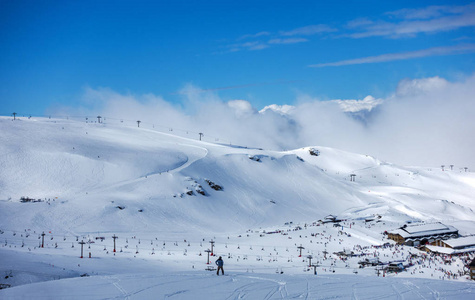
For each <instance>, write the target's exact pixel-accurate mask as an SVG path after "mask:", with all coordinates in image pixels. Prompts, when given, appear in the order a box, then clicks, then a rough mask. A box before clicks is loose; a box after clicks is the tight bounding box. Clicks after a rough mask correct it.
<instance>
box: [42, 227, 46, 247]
mask: <svg viewBox="0 0 475 300" xmlns="http://www.w3.org/2000/svg"><path fill="white" fill-rule="evenodd" d="M45 235H46V234H45V232H44V231H43V233H42V234H41V248H44V247H45Z"/></svg>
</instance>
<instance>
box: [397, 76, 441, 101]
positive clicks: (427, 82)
mask: <svg viewBox="0 0 475 300" xmlns="http://www.w3.org/2000/svg"><path fill="white" fill-rule="evenodd" d="M448 84H449V82H448V81H447V80H445V79H443V78H440V77H439V76H436V77H430V78H422V79H412V80H411V79H403V80H401V81H400V82H399V84H398V86H397V89H396V95H397V96H401V97H405V96H417V95H420V94H424V93H429V92H431V91H432V92H434V91H437V90H441V89H443V88H445V87H447V85H448Z"/></svg>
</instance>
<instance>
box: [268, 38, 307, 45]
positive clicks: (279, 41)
mask: <svg viewBox="0 0 475 300" xmlns="http://www.w3.org/2000/svg"><path fill="white" fill-rule="evenodd" d="M304 42H308V39H304V38H290V39H272V40H269V41H268V43H269V44H297V43H304Z"/></svg>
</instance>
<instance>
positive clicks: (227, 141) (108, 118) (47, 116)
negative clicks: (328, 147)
mask: <svg viewBox="0 0 475 300" xmlns="http://www.w3.org/2000/svg"><path fill="white" fill-rule="evenodd" d="M10 115H11V114H5V116H7V117H8V116H10ZM18 115H20V116H23V117H25V114H19V113H18ZM27 115H28V116H31V117H41V118H54V119H70V118H71V119H78V120H81V119H85V118H88V119H89V118H90V119H91V123H92V120H94V119H96V118H97V116H68V115H29V114H27ZM102 119H107V120H115V121H126V122H133V123H135V122H137V121H136V120H130V119H120V118H115V117H102ZM141 124H145V125H149V126H150V125H152V126H157V127H160V128H168V129H173V131H179V132H183V133H188V134H190V133H191V134H199V133H200V132H198V131H193V130H186V129H181V128H173V127H170V126H164V125H160V124H155V123H150V122H141ZM206 137H207V138H208V139H215V141H216V142H217V141H219V142H220V143H219V144H230V145H231V144H232V142H231V141H230V140H226V139H221V138H219V137H216V136H211V135H206ZM243 147H245V148H259V149H260V148H262V147H257V146H256V147H255V146H243Z"/></svg>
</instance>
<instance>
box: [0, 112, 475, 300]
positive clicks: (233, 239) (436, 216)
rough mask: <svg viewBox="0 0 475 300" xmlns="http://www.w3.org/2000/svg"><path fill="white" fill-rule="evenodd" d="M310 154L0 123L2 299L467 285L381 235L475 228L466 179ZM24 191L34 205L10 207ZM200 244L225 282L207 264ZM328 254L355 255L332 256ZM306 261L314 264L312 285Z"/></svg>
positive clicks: (100, 128) (443, 265)
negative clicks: (221, 266) (381, 269)
mask: <svg viewBox="0 0 475 300" xmlns="http://www.w3.org/2000/svg"><path fill="white" fill-rule="evenodd" d="M313 148H316V149H318V150H319V151H320V155H319V156H313V155H311V154H310V153H309V149H310V148H302V149H297V150H293V151H285V152H280V151H270V150H264V149H246V148H242V147H235V146H233V147H231V146H225V145H218V144H212V143H206V142H201V141H198V140H192V139H186V138H183V137H178V136H174V135H170V134H165V133H161V132H158V131H155V130H151V129H144V128H137V127H127V126H123V125H122V124H121V123H119V122H118V121H117V122H115V123H114V122H113V121H110V123H109V122H105V123H102V124H97V123H85V122H79V121H74V120H64V119H42V118H38V119H34V118H33V119H20V120H19V121H12V120H10V118H4V117H2V118H0V168H1V172H0V230H1V231H0V272H1V273H0V274H2V273H5V274H6V275H5V276H7V275H8V274H9V272H11V274H12V276H9V278H5V279H2V278H1V277H0V283H5V284H10V285H12V286H14V288H10V289H5V290H1V291H0V298H4V297H6V298H9V297H15V296H16V297H20V296H22V297H23V296H24V297H26V298H28V295H33V293H35V291H36V292H37V295H38V291H41V293H39V294H41V295H45V298H48V296H50V297H53V298H63V297H71V298H75V297H76V298H78V299H79V298H81V299H83V298H84V297H88V298H101V299H102V298H108V297H111V298H113V297H119V298H127V297H129V298H137V299H139V298H140V299H143V298H156V297H155V295H159V296H158V298H160V297H174V298H177V299H180V298H182V299H189V298H192V295H196V294H197V293H202V292H205V291H206V293H207V295H208V296H209V297H207V298H211V299H223V298H228V299H234V298H240V297H241V298H242V297H249V298H252V299H266V298H267V299H274V298H275V299H280V298H293V297H302V298H309V299H319V297H320V298H322V299H324V298H331V297H342V298H355V299H379V298H381V297H387V298H396V299H400V298H408V299H413V298H435V299H437V298H440V299H443V298H447V299H451V298H453V299H461V298H465V296H467V295H469V296H470V294H471V293H473V285H470V284H471V283H466V282H460V281H466V277H465V276H463V275H462V274H461V272H462V271H463V265H464V264H465V263H466V261H467V260H468V259H469V258H473V255H472V256H462V257H451V258H447V257H431V256H427V255H424V254H423V253H421V252H420V251H418V250H416V249H414V248H411V247H406V246H404V247H400V246H397V247H396V246H394V245H392V242H390V241H388V240H387V239H386V238H385V237H384V236H383V234H382V233H383V232H384V231H385V230H391V229H395V228H398V227H399V226H401V225H403V224H405V223H406V222H407V221H411V222H417V221H428V222H434V221H440V222H443V223H446V224H448V225H453V226H455V227H456V228H458V229H459V230H460V233H461V234H463V235H467V234H474V233H475V232H474V230H473V228H475V214H474V212H473V209H475V204H474V202H473V195H475V185H474V184H473V182H475V175H474V174H473V173H471V172H465V171H464V170H461V169H460V168H454V170H448V169H446V170H444V171H442V170H441V169H440V168H417V167H400V166H397V165H393V164H388V163H384V162H381V161H379V160H377V159H375V158H372V157H370V156H366V155H358V154H352V153H348V152H344V151H340V150H336V149H331V148H327V147H313ZM350 174H355V175H356V176H355V181H354V182H352V181H350ZM210 181H211V182H213V183H215V184H217V185H219V186H220V187H221V188H222V189H221V190H214V189H213V188H212V186H211V185H210V184H209V182H210ZM203 194H204V195H203ZM22 196H26V197H31V198H34V199H41V200H42V202H36V203H20V201H19V200H20V197H22ZM330 213H331V214H336V215H338V217H339V218H342V219H345V221H343V222H342V223H341V226H342V227H340V226H338V227H333V225H332V224H330V223H328V224H323V225H320V226H317V224H318V222H316V221H317V220H319V219H323V218H324V217H325V216H326V215H328V214H330ZM378 216H381V219H379V222H378V219H376V218H377V217H378ZM368 219H374V221H370V222H367V220H368ZM290 222H292V223H291V224H288V225H283V224H284V223H290ZM43 231H44V232H45V234H46V235H45V247H44V248H41V247H40V242H41V236H39V235H40V234H41V233H42V232H43ZM269 232H274V233H272V234H268V233H269ZM114 234H115V235H117V236H119V238H118V239H117V240H116V244H117V252H116V253H115V254H114V253H113V252H112V249H113V240H112V236H113V235H114ZM38 237H40V239H39V238H38ZM96 237H104V238H105V239H104V240H101V239H96ZM82 240H83V241H85V242H89V241H93V242H94V243H86V244H85V245H84V249H83V250H84V257H85V258H83V259H81V258H79V256H80V245H79V244H78V242H79V241H82ZM185 240H186V241H185ZM210 240H213V241H215V249H214V252H215V254H216V255H220V256H223V258H224V260H225V272H226V273H229V276H225V277H223V278H221V277H219V278H215V277H216V275H215V274H214V272H208V271H206V270H205V269H206V268H207V267H208V265H207V264H206V262H207V253H206V252H205V250H207V249H210V243H209V241H210ZM388 242H389V244H390V245H392V246H385V247H381V245H383V244H385V243H388ZM73 246H74V247H73ZM299 246H302V247H304V249H303V251H302V257H299V250H298V247H299ZM340 251H353V252H354V254H355V255H357V256H354V257H349V258H344V257H340V256H338V255H336V254H334V252H340ZM89 252H91V255H92V258H91V259H89V258H87V257H88V254H89ZM200 254H201V255H200ZM308 255H311V256H312V264H317V265H318V266H317V269H316V271H317V273H318V275H317V276H316V278H317V280H315V275H313V271H314V269H313V268H312V267H310V268H309V267H308V264H309V259H308V258H307V256H308ZM374 257H378V258H379V259H380V260H381V261H382V262H384V263H389V262H390V261H399V260H400V261H403V262H404V263H405V264H408V265H409V264H412V266H411V267H409V268H408V270H407V271H405V272H402V273H399V274H385V277H384V278H382V277H381V278H379V279H378V275H377V272H376V270H375V267H366V268H363V269H360V268H359V264H358V262H359V261H360V260H362V259H364V258H374ZM214 260H216V257H215V256H213V257H211V265H213V263H214ZM280 273H283V274H280ZM83 274H88V275H89V277H87V276H86V277H79V276H80V275H83ZM212 275H214V276H212ZM380 276H382V275H381V274H380ZM368 278H371V280H368ZM417 278H419V279H417ZM58 279H60V280H58ZM34 282H36V283H34ZM33 283H34V284H33ZM439 283H440V284H439ZM216 286H219V287H221V289H216V288H215V287H216ZM53 293H56V294H53Z"/></svg>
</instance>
